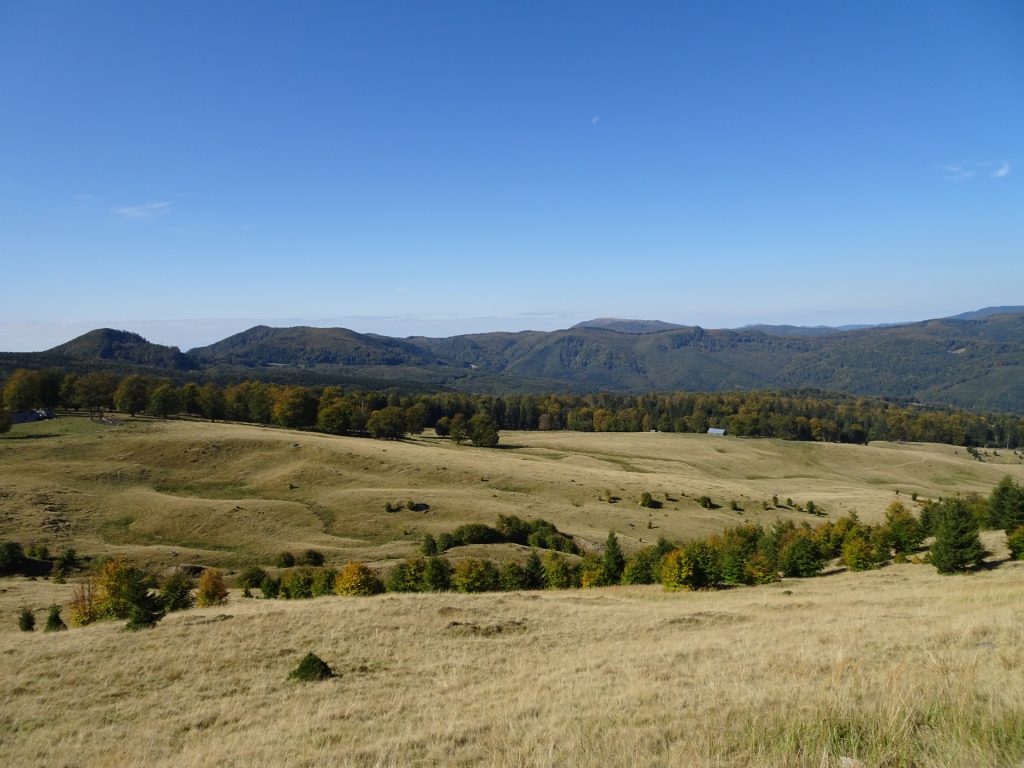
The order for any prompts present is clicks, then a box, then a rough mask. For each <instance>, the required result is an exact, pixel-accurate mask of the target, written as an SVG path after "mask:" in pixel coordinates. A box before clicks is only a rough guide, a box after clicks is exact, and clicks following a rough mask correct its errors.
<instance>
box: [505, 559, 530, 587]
mask: <svg viewBox="0 0 1024 768" xmlns="http://www.w3.org/2000/svg"><path fill="white" fill-rule="evenodd" d="M499 582H500V586H501V589H502V590H504V591H505V592H515V591H517V590H520V589H528V587H527V586H526V569H525V568H523V566H521V565H519V563H505V564H504V565H503V566H501V573H500V576H499Z"/></svg>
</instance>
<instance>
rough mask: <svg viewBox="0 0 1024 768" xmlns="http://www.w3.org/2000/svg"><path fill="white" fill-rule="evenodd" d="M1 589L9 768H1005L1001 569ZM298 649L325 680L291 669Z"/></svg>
mask: <svg viewBox="0 0 1024 768" xmlns="http://www.w3.org/2000/svg"><path fill="white" fill-rule="evenodd" d="M988 543H989V544H990V546H991V547H992V548H993V549H994V550H996V551H997V552H998V553H999V554H1000V555H1002V554H1003V551H1002V550H1000V547H999V542H997V541H995V540H993V539H992V538H991V537H990V539H989V541H988ZM4 585H5V588H6V590H7V591H6V592H4V593H2V594H0V609H2V614H3V615H4V616H5V617H7V618H5V621H4V624H3V626H2V628H0V647H2V648H3V651H2V653H0V678H2V679H3V681H4V686H3V692H2V694H0V754H2V755H3V758H4V764H5V765H11V766H168V767H171V766H174V767H175V768H179V767H182V766H211V765H217V766H239V768H241V767H242V766H245V767H246V768H249V767H251V766H268V767H269V766H407V765H461V766H476V765H485V766H577V765H579V766H593V765H602V766H637V765H643V766H694V767H695V768H702V767H704V766H707V767H709V768H710V767H711V766H762V767H763V768H774V767H776V766H814V767H818V766H845V767H847V768H848V766H850V765H865V766H922V767H928V768H932V767H934V768H939V767H940V766H941V767H942V768H958V767H960V766H962V767H964V768H967V767H968V766H970V767H971V768H976V767H977V766H991V767H993V768H994V767H995V766H1020V765H1024V622H1022V619H1021V606H1022V601H1024V563H1020V562H1013V563H1003V564H1001V565H1000V566H999V567H998V568H994V569H992V570H988V571H983V572H980V573H977V574H974V575H970V576H959V577H943V576H939V575H937V574H936V573H935V571H934V569H933V568H931V567H930V566H923V565H910V564H907V565H894V566H890V567H887V568H884V569H881V570H879V571H873V572H867V573H860V574H849V573H834V574H832V575H827V576H821V577H818V578H813V579H806V580H799V581H795V580H787V581H784V582H782V583H780V584H774V585H768V586H762V587H747V588H738V589H734V590H729V591H726V592H705V593H665V592H662V591H661V590H660V589H659V588H658V587H611V588H604V589H595V590H583V591H571V592H542V593H506V594H491V595H463V594H422V595H415V594H414V595H383V596H379V597H373V598H343V597H324V598H317V599H315V600H306V601H297V602H287V601H265V600H243V599H240V598H238V596H237V594H235V595H233V596H232V600H231V602H229V604H228V605H227V606H224V607H221V608H209V609H196V610H192V611H188V612H185V613H178V614H172V615H171V616H169V617H168V618H166V619H164V621H162V622H161V623H160V624H159V625H158V626H157V627H156V628H155V629H153V630H146V631H142V632H135V633H131V632H125V631H124V630H122V629H121V628H120V623H101V624H96V625H93V626H90V627H86V628H83V629H76V630H71V631H69V632H62V633H59V634H48V635H45V634H44V635H41V634H39V633H35V634H33V635H28V634H24V633H20V632H18V631H17V630H16V628H15V624H14V621H13V616H14V611H15V608H16V606H18V605H23V604H26V601H30V603H29V604H32V603H34V604H35V605H37V606H39V607H43V606H45V605H46V604H48V602H49V601H52V600H59V599H61V598H62V597H65V598H66V597H67V596H68V595H69V593H70V590H71V585H63V586H62V585H52V584H49V583H48V582H31V581H29V580H26V579H7V580H5V584H4ZM40 618H42V613H41V614H40ZM309 651H312V652H315V653H317V654H318V655H319V656H321V657H322V658H323V659H324V660H325V661H327V662H328V663H329V664H330V665H331V666H332V667H333V668H334V669H335V671H336V672H337V673H338V676H337V677H336V678H334V679H331V680H328V681H324V682H320V683H296V682H293V681H289V680H287V679H286V678H287V674H288V672H289V671H290V670H291V669H292V668H294V667H295V665H296V664H297V663H298V661H299V660H300V658H301V657H302V656H303V655H304V654H305V653H307V652H309ZM842 758H850V759H856V760H858V761H860V762H859V763H850V762H843V760H842Z"/></svg>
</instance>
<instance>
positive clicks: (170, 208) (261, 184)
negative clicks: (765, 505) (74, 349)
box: [0, 0, 1024, 350]
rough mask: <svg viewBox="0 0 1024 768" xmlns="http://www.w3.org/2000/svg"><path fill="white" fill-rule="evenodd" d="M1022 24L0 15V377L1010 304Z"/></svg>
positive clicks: (927, 19)
mask: <svg viewBox="0 0 1024 768" xmlns="http://www.w3.org/2000/svg"><path fill="white" fill-rule="evenodd" d="M1022 181H1024V3H1022V2H1020V1H1019V0H1006V1H1005V2H996V1H991V2H989V1H986V0H964V1H962V2H942V1H941V0H928V1H927V2H899V3H894V2H891V0H887V1H886V2H856V3H848V2H823V1H822V0H814V1H813V2H786V1H785V0H777V1H775V2H763V1H762V0H756V1H751V2H730V1H729V0H722V1H714V0H705V1H702V2H682V0H677V1H676V2H665V3H645V2H629V3H617V4H611V3H600V2H593V1H591V2H580V3H568V2H566V3H561V2H560V3H551V2H536V3H531V2H515V3H501V4H499V3H496V2H487V1H486V0H485V1H483V2H481V1H480V0H472V1H471V2H415V1H410V2H386V1H385V2H361V3H355V2H320V3H312V2H288V3H284V2H280V3H261V2H252V1H251V0H246V1H245V2H206V1H204V2H184V1H182V2H141V3H140V2H137V1H135V2H102V0H100V1H98V2H94V3H83V2H80V1H79V0H73V1H71V2H47V1H46V0H25V1H24V2H18V1H13V0H0V264H2V279H3V286H4V290H3V295H2V297H0V349H6V350H32V349H42V348H46V347H49V346H52V345H54V344H57V343H59V342H61V341H64V340H66V339H68V338H70V337H72V336H74V335H77V334H78V333H80V332H83V331H85V330H88V329H90V328H94V327H98V326H106V325H113V326H114V327H119V328H128V329H130V330H136V331H138V332H140V333H142V334H143V335H145V336H147V337H148V338H150V339H152V340H153V341H158V342H161V343H166V344H176V345H179V346H181V347H182V348H189V347H191V346H195V345H198V344H205V343H209V342H212V341H214V340H216V339H218V338H221V337H223V336H226V335H228V334H229V333H233V332H236V331H239V330H242V329H244V328H246V327H248V326H250V325H253V324H255V323H256V322H268V323H271V324H277V325H285V324H300V323H306V324H314V325H344V326H347V327H350V328H354V329H355V330H359V331H375V332H382V333H389V334H395V335H411V334H416V333H423V334H428V335H447V334H449V333H457V332H469V331H484V330H495V329H505V330H522V329H525V328H539V329H551V328H557V327H566V326H567V325H570V324H572V323H573V322H576V321H578V320H581V319H585V318H590V317H598V316H618V317H640V318H647V319H655V318H656V319H661V320H667V321H672V322H677V323H685V324H699V325H703V326H705V327H710V328H715V327H734V326H738V325H742V324H745V323H751V322H786V323H795V324H817V323H828V324H841V323H855V322H884V321H893V320H909V319H923V318H927V317H936V316H943V315H949V314H955V313H959V312H962V311H965V310H970V309H977V308H979V307H982V306H988V305H995V304H1024V185H1022Z"/></svg>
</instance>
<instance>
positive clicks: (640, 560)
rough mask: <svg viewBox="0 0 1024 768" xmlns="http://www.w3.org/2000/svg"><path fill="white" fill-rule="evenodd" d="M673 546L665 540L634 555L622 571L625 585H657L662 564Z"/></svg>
mask: <svg viewBox="0 0 1024 768" xmlns="http://www.w3.org/2000/svg"><path fill="white" fill-rule="evenodd" d="M672 550H673V546H672V545H671V544H669V543H668V542H667V541H666V540H665V539H664V538H659V539H658V543H657V544H655V545H654V546H651V547H644V548H643V549H641V550H640V551H638V552H637V553H636V554H634V555H633V557H631V558H630V559H629V560H628V561H627V562H626V566H625V568H623V570H622V583H623V584H655V583H657V582H658V581H659V580H660V579H661V564H662V560H663V559H664V558H665V555H667V554H668V553H669V552H671V551H672Z"/></svg>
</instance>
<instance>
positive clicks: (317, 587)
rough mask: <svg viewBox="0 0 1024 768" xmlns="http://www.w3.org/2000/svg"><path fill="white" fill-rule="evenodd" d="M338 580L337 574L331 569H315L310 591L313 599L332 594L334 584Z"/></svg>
mask: <svg viewBox="0 0 1024 768" xmlns="http://www.w3.org/2000/svg"><path fill="white" fill-rule="evenodd" d="M337 579H338V572H337V571H336V570H334V569H333V568H317V569H315V570H314V571H313V583H312V585H311V590H312V593H313V597H322V596H323V595H333V594H334V583H335V581H337Z"/></svg>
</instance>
